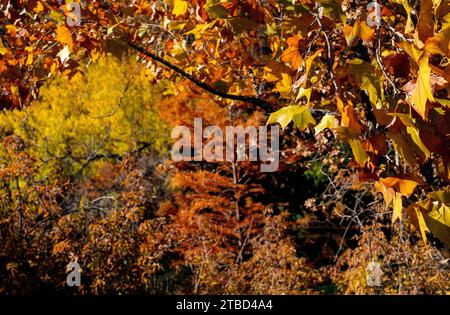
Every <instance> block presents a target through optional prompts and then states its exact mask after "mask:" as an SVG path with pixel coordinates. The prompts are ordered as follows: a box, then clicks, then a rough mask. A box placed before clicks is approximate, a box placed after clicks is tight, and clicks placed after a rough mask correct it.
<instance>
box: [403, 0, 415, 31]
mask: <svg viewBox="0 0 450 315" xmlns="http://www.w3.org/2000/svg"><path fill="white" fill-rule="evenodd" d="M402 4H403V7H404V8H405V11H406V14H407V20H406V25H405V34H409V33H411V32H412V31H414V23H413V21H412V18H411V12H412V10H413V8H412V7H411V6H410V5H409V3H408V0H402Z"/></svg>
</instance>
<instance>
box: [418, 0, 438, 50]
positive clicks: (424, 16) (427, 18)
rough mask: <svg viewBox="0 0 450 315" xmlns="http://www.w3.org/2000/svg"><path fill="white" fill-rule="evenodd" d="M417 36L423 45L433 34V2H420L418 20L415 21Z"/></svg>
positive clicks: (428, 0)
mask: <svg viewBox="0 0 450 315" xmlns="http://www.w3.org/2000/svg"><path fill="white" fill-rule="evenodd" d="M416 32H417V36H418V38H419V39H420V40H421V41H422V42H423V43H425V41H426V39H427V38H429V37H431V36H433V34H434V10H433V0H420V12H419V20H418V21H417V30H416Z"/></svg>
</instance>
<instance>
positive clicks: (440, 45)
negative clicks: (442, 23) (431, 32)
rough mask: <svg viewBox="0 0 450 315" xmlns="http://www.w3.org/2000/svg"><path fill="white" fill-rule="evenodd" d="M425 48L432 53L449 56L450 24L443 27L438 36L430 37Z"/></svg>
mask: <svg viewBox="0 0 450 315" xmlns="http://www.w3.org/2000/svg"><path fill="white" fill-rule="evenodd" d="M425 49H426V50H427V51H428V52H429V53H430V54H432V55H437V54H440V55H442V56H447V55H448V54H449V53H450V25H448V26H447V27H445V28H443V29H442V30H441V31H440V32H439V33H438V34H437V35H436V36H434V37H431V38H428V39H427V40H426V42H425Z"/></svg>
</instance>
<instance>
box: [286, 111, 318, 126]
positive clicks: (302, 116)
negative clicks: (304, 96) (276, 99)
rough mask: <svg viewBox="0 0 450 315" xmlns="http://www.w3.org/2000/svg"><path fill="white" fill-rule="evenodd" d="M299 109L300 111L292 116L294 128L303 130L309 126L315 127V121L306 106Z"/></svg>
mask: <svg viewBox="0 0 450 315" xmlns="http://www.w3.org/2000/svg"><path fill="white" fill-rule="evenodd" d="M301 108H302V110H300V111H299V112H298V113H296V114H294V116H293V117H292V121H293V122H294V126H295V127H297V128H298V129H300V130H305V129H306V128H308V126H309V125H315V124H316V121H315V120H314V118H313V116H312V115H311V112H310V111H309V108H308V106H301Z"/></svg>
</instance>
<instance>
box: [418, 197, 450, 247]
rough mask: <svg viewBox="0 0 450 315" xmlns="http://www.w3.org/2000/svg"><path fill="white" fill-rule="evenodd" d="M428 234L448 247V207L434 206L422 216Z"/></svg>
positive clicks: (449, 228)
mask: <svg viewBox="0 0 450 315" xmlns="http://www.w3.org/2000/svg"><path fill="white" fill-rule="evenodd" d="M424 220H425V222H426V224H427V227H428V228H429V230H430V232H431V233H433V235H434V236H435V237H437V238H439V239H440V240H441V241H442V242H444V243H446V244H447V245H448V246H450V207H448V206H446V205H442V204H440V205H438V204H435V206H434V207H433V210H431V211H430V212H428V213H426V214H425V215H424Z"/></svg>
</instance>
